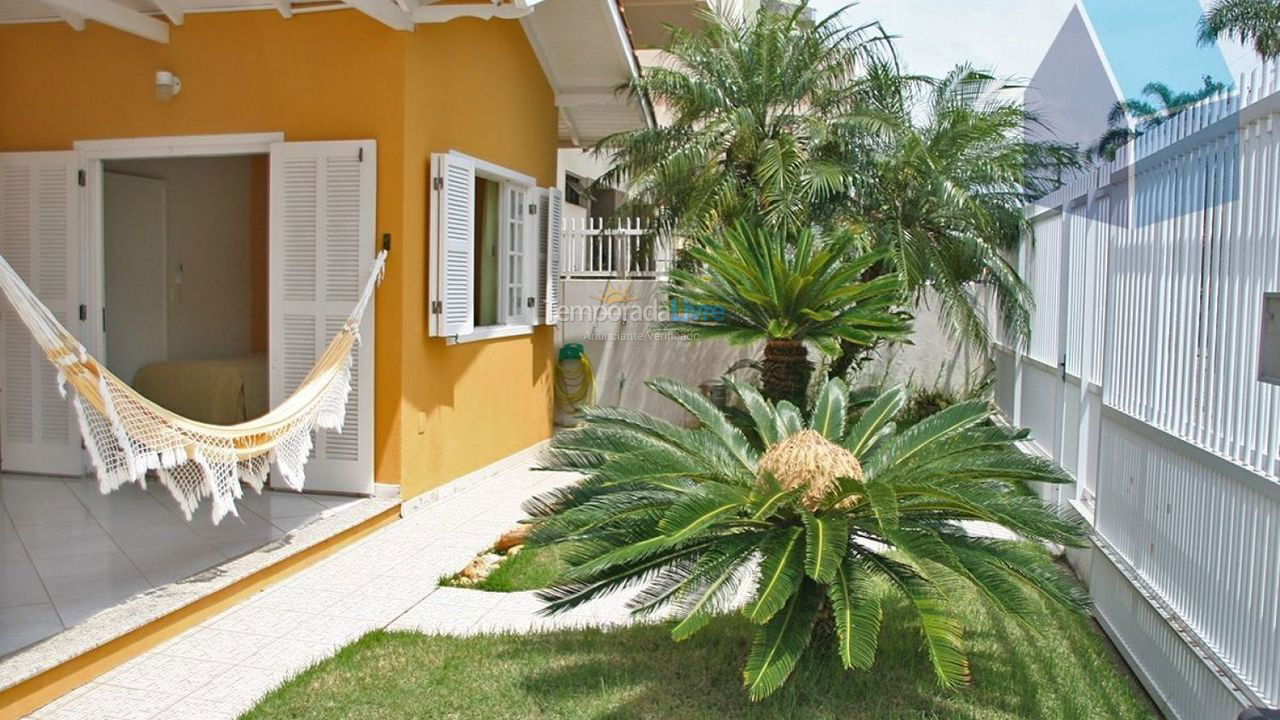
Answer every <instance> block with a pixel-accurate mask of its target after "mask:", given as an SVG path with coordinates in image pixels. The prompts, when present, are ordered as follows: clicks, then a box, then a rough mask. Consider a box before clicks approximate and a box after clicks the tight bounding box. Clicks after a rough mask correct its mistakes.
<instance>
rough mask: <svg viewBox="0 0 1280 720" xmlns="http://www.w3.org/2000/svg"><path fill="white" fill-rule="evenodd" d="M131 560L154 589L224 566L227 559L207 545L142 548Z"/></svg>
mask: <svg viewBox="0 0 1280 720" xmlns="http://www.w3.org/2000/svg"><path fill="white" fill-rule="evenodd" d="M128 556H129V560H130V561H131V562H133V564H134V565H137V566H138V570H140V571H141V572H142V574H143V575H144V576H145V577H146V578H147V581H148V582H150V583H151V584H152V585H153V586H155V587H159V586H161V585H167V584H169V583H173V582H178V581H179V580H185V579H186V578H189V577H191V576H192V575H195V574H196V573H198V572H203V571H205V570H208V569H209V568H211V567H214V566H216V565H220V564H222V563H223V562H224V561H225V560H226V558H225V557H223V555H222V553H220V552H218V550H217V548H215V547H214V546H213V545H211V544H208V543H202V544H192V545H190V546H183V547H177V548H174V547H165V546H159V547H142V548H135V549H131V550H129V553H128Z"/></svg>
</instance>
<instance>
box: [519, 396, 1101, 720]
mask: <svg viewBox="0 0 1280 720" xmlns="http://www.w3.org/2000/svg"><path fill="white" fill-rule="evenodd" d="M727 382H728V383H729V384H730V386H731V387H732V389H733V390H734V392H735V393H737V395H738V397H739V398H740V399H741V401H742V403H743V404H744V405H745V407H746V409H747V413H744V416H747V417H748V418H749V419H748V420H745V421H743V426H738V425H735V424H734V421H733V420H731V419H730V418H729V417H728V416H726V415H725V414H722V413H721V411H720V410H718V409H717V408H716V407H715V406H714V405H712V404H711V402H710V401H709V400H707V399H706V398H704V397H703V396H702V395H701V394H699V393H698V392H697V391H696V390H694V389H693V388H690V387H687V386H684V385H680V384H678V383H675V382H673V381H670V380H666V379H658V380H654V381H651V382H650V383H648V385H649V387H650V388H651V389H653V390H655V391H656V392H658V393H661V394H662V395H663V396H665V397H666V398H668V399H670V400H671V401H673V402H675V403H676V404H678V405H680V406H681V407H682V408H684V409H685V410H686V411H688V412H689V413H691V414H692V415H693V416H694V417H695V418H697V420H698V421H699V425H698V426H697V427H695V428H688V427H682V426H679V425H675V424H672V423H668V422H665V421H662V420H659V419H657V418H654V417H651V416H649V415H645V414H644V413H640V412H637V411H634V410H628V409H621V408H603V407H593V408H586V409H585V410H584V412H583V419H584V420H585V425H584V426H583V427H581V428H580V429H577V430H573V431H570V432H567V433H562V434H559V435H557V436H556V437H555V439H554V440H553V449H552V450H551V451H549V453H548V454H547V455H546V456H545V458H544V463H543V465H544V469H547V470H558V471H573V472H580V473H584V474H585V476H586V477H585V478H584V479H583V480H582V481H581V482H579V483H578V484H577V485H574V486H570V487H568V488H564V489H561V490H557V491H554V492H551V493H548V494H545V495H542V496H540V497H538V498H535V499H534V500H533V501H531V502H530V503H528V504H527V506H526V509H527V510H528V511H529V512H530V513H531V514H532V515H533V516H534V518H535V525H534V529H533V531H532V534H531V542H532V543H534V544H543V545H548V544H554V545H558V546H560V547H561V548H562V557H564V558H565V560H566V562H567V564H568V569H567V570H566V571H565V573H564V575H563V577H562V578H561V579H560V581H559V582H558V583H557V584H556V585H554V586H553V587H551V588H549V589H547V590H545V591H542V592H541V593H539V597H541V598H542V599H543V600H544V601H545V602H546V603H547V606H546V608H545V609H544V612H548V613H557V612H561V611H566V610H569V609H571V608H574V607H576V606H578V605H580V604H582V603H585V602H587V601H589V600H592V599H595V598H598V597H601V596H603V595H606V594H608V593H612V592H615V591H618V590H621V589H623V588H627V587H632V586H635V585H640V584H644V585H645V587H644V588H643V589H642V590H641V591H640V592H639V594H638V595H636V597H635V598H634V599H632V600H631V601H630V607H631V609H632V611H633V612H634V613H635V614H637V615H642V616H643V615H652V614H655V613H659V612H668V613H670V615H671V616H672V617H673V618H674V621H675V624H674V626H673V627H672V637H673V638H674V639H676V640H683V639H685V638H688V637H689V636H691V635H693V634H694V633H696V632H697V631H698V630H700V629H701V628H702V627H704V626H705V625H707V624H708V623H709V622H710V621H711V620H712V619H713V617H714V616H715V615H716V614H718V613H723V612H728V611H730V610H732V609H734V607H735V606H738V605H740V606H741V612H742V614H743V615H744V616H745V617H746V618H747V620H749V621H750V622H751V623H754V624H755V625H757V626H758V628H757V629H756V631H755V638H754V640H753V642H752V644H751V650H750V653H749V655H748V657H747V660H746V667H745V670H744V672H743V679H744V682H745V685H746V687H747V689H748V691H749V693H750V696H751V697H752V699H761V698H764V697H766V696H768V695H769V694H771V693H773V692H774V691H775V690H777V689H778V688H779V687H780V686H781V685H782V684H783V683H784V682H785V681H786V679H787V677H788V675H790V673H791V671H792V670H793V669H794V668H795V667H796V663H797V662H798V661H799V659H800V657H801V656H802V655H803V654H804V653H805V652H806V650H807V649H808V648H809V646H810V644H811V640H812V639H813V638H814V637H815V636H818V637H821V638H823V642H821V643H818V644H817V647H819V648H820V649H821V650H822V651H825V652H830V651H834V652H835V653H836V654H837V655H838V656H839V658H840V660H841V662H842V663H843V664H844V666H845V667H846V668H858V669H862V670H866V669H869V668H870V667H871V666H872V664H873V663H874V661H875V655H876V646H877V641H878V636H879V633H880V621H881V613H882V610H881V608H882V605H883V603H884V598H885V594H886V593H895V594H898V595H900V596H902V597H903V598H905V599H906V600H907V602H908V604H909V607H910V608H911V610H912V612H914V613H915V615H916V616H917V617H918V619H919V625H920V630H921V632H922V634H923V636H924V647H925V649H926V651H927V652H928V655H929V658H930V660H931V662H932V665H933V669H934V672H935V673H936V675H937V677H938V680H939V681H940V682H941V683H942V684H943V685H944V686H948V687H952V686H955V685H958V684H960V683H963V682H965V681H966V679H967V678H968V675H969V668H968V660H967V658H966V655H965V651H964V647H963V642H962V639H963V630H964V628H963V627H962V626H961V623H960V620H959V619H958V618H957V617H956V615H955V613H954V612H952V610H951V608H950V606H949V600H948V592H949V590H950V589H953V588H955V587H956V584H957V583H961V584H967V585H969V586H972V587H974V588H976V589H977V590H978V591H979V592H980V594H981V595H982V596H984V597H985V598H986V599H987V600H989V601H990V603H991V604H992V605H993V606H994V607H995V608H997V609H999V610H1001V611H1004V612H1007V613H1011V614H1013V615H1015V616H1017V617H1019V618H1021V619H1024V620H1027V621H1028V622H1029V624H1031V626H1033V627H1034V622H1035V621H1036V619H1037V618H1038V617H1039V613H1040V612H1041V611H1042V610H1043V608H1044V605H1043V602H1042V601H1043V600H1047V601H1048V602H1050V603H1055V604H1059V605H1063V606H1067V607H1071V608H1076V609H1082V608H1083V607H1084V606H1085V603H1086V600H1085V598H1084V596H1083V594H1082V593H1081V592H1080V591H1079V590H1078V589H1077V588H1076V587H1075V586H1073V585H1072V584H1070V583H1069V582H1068V581H1066V580H1065V579H1064V577H1063V575H1062V574H1061V573H1060V572H1059V571H1058V570H1057V569H1055V567H1054V566H1053V564H1052V563H1051V561H1050V560H1049V558H1048V556H1047V554H1046V553H1045V552H1044V551H1043V550H1041V549H1040V548H1039V547H1037V546H1036V545H1035V544H1034V543H1035V542H1054V543H1060V544H1064V545H1069V546H1081V545H1082V544H1083V543H1084V535H1083V532H1082V529H1081V527H1080V526H1079V525H1078V524H1076V523H1074V522H1072V521H1070V520H1067V519H1065V518H1064V517H1063V516H1060V515H1059V514H1058V513H1057V512H1055V511H1054V510H1051V509H1049V508H1047V507H1046V506H1045V505H1043V504H1041V503H1040V501H1039V500H1037V499H1036V498H1035V497H1034V496H1031V495H1029V494H1028V493H1026V492H1025V490H1024V488H1023V483H1024V482H1028V481H1035V482H1070V478H1069V477H1068V476H1067V475H1066V474H1065V473H1064V472H1063V471H1062V470H1061V469H1059V468H1058V467H1057V466H1056V465H1054V464H1053V463H1052V462H1051V461H1049V460H1045V459H1042V458H1039V457H1033V456H1029V455H1026V454H1023V453H1021V452H1019V451H1018V450H1017V449H1016V448H1015V447H1014V443H1015V442H1016V441H1018V440H1019V439H1021V438H1024V437H1026V433H1025V431H1022V432H1015V431H1012V430H1009V429H1006V428H1003V427H1000V426H997V425H994V424H991V423H989V422H987V420H988V418H989V417H990V415H991V412H992V411H991V408H990V407H989V405H988V404H987V403H986V402H985V401H969V402H964V403H960V404H957V405H953V406H951V407H949V408H947V409H945V410H942V411H941V412H938V413H937V414H935V415H932V416H929V417H927V418H925V419H923V420H921V421H920V422H918V423H916V424H914V425H912V426H911V427H909V428H907V429H905V430H898V429H897V428H895V426H894V424H893V422H892V421H891V418H893V417H894V415H895V414H896V413H897V412H898V411H899V410H900V409H901V408H902V406H903V403H904V402H905V399H906V393H905V391H904V390H903V389H902V388H900V387H899V388H894V389H892V390H889V391H887V392H885V393H883V394H881V395H880V396H879V397H878V398H877V399H875V400H874V402H872V403H871V404H870V405H869V406H867V407H866V408H865V410H863V411H862V412H860V413H858V412H855V411H854V410H853V408H852V405H853V403H852V402H851V400H850V393H849V391H848V389H847V388H846V386H845V384H844V383H843V382H842V381H840V380H829V381H828V382H827V383H826V384H825V385H824V387H823V388H822V390H821V392H820V393H819V395H818V398H817V402H816V403H815V406H814V408H813V412H812V413H811V414H810V415H809V418H808V421H807V422H806V421H805V420H804V419H803V418H802V416H801V414H800V412H799V411H797V410H796V408H795V407H794V406H793V405H791V404H790V403H787V402H781V403H776V404H775V403H770V402H769V401H768V400H766V399H765V398H764V397H763V396H761V395H760V394H759V393H758V392H757V391H755V390H754V389H753V388H751V387H750V386H748V385H746V384H744V383H741V382H738V381H735V380H727ZM975 521H976V522H980V523H993V524H995V525H998V526H1002V527H1004V528H1006V529H1008V530H1010V531H1012V532H1013V533H1015V534H1016V535H1017V536H1019V537H1021V538H1023V539H1024V540H1025V541H1026V542H1022V541H1013V540H1007V539H996V538H993V537H990V536H989V535H981V534H974V533H973V532H972V531H971V530H970V528H972V527H974V526H975V525H974V523H975ZM752 578H754V581H753V580H752ZM747 583H751V584H747ZM744 590H745V600H746V602H745V604H741V601H742V599H743V594H742V592H743V591H744Z"/></svg>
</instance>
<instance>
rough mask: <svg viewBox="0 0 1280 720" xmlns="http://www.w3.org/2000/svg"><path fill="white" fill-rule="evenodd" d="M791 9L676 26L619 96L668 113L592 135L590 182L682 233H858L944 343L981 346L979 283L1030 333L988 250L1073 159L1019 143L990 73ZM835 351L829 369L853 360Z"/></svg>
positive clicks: (1009, 238)
mask: <svg viewBox="0 0 1280 720" xmlns="http://www.w3.org/2000/svg"><path fill="white" fill-rule="evenodd" d="M802 12H803V8H801V9H797V10H796V12H794V13H791V14H778V13H776V12H772V11H770V10H769V9H768V8H767V4H765V5H762V7H761V9H760V10H759V11H758V12H757V13H756V14H754V15H752V16H750V17H747V18H739V17H735V16H733V15H730V14H724V13H722V14H714V13H713V14H711V15H708V16H707V19H706V24H705V27H704V28H702V29H700V30H696V31H689V30H680V29H677V30H674V31H673V34H672V38H671V44H670V50H671V54H672V56H673V58H674V60H673V62H671V63H668V64H667V65H665V66H664V67H658V68H653V69H652V70H646V73H645V76H644V77H642V78H640V79H637V80H635V81H634V82H633V83H632V84H631V85H630V89H631V90H632V91H633V92H636V93H647V94H648V95H649V97H650V98H652V99H653V100H654V101H655V102H656V103H657V104H659V105H663V106H665V107H667V108H669V109H670V111H671V114H672V120H671V122H670V123H669V124H668V125H665V126H663V127H657V128H647V129H641V130H636V131H628V132H623V133H619V134H617V135H613V136H611V137H609V138H606V139H605V140H604V141H602V142H601V143H600V145H599V146H598V148H597V150H598V151H599V152H600V153H602V154H604V155H606V156H608V157H610V158H611V160H612V162H613V170H612V172H611V173H610V174H609V175H607V176H606V177H605V178H604V180H603V181H604V182H609V183H621V184H622V185H625V186H626V187H627V188H628V191H629V193H630V196H631V198H632V201H633V203H635V204H636V205H640V206H643V207H646V208H655V209H656V212H657V217H658V223H659V225H660V227H661V228H662V229H663V230H667V231H671V230H675V231H677V233H679V234H682V235H684V236H686V237H697V236H699V235H701V234H704V233H706V232H713V231H715V230H717V229H718V228H721V227H725V226H727V225H730V224H732V223H733V222H734V221H735V220H737V219H740V218H744V217H745V218H755V221H756V222H758V223H759V224H762V225H764V226H765V227H771V228H780V227H783V226H791V227H807V226H810V225H818V226H820V227H824V228H828V229H829V228H833V227H840V226H848V225H859V226H863V227H865V228H866V230H867V231H868V237H869V238H870V239H872V240H875V241H877V242H878V244H877V245H872V246H868V247H867V248H863V249H870V250H883V251H885V252H887V253H888V256H889V261H888V263H887V264H886V266H885V267H884V268H883V270H884V271H896V272H898V273H899V274H900V276H901V280H902V284H903V287H904V289H905V290H906V291H907V292H908V293H909V294H911V295H912V296H913V298H914V299H916V300H921V299H922V298H923V297H924V293H923V291H924V289H925V288H926V287H933V288H935V289H936V290H937V291H938V294H939V296H940V297H941V307H942V310H943V313H944V317H945V319H946V320H947V321H948V325H949V328H950V329H951V331H952V333H953V336H954V337H956V338H959V339H963V340H969V341H973V342H976V343H977V345H978V346H980V347H986V346H987V344H988V341H989V339H988V337H987V335H988V333H987V327H986V323H985V322H983V321H981V320H980V318H981V316H982V314H983V308H984V307H985V301H984V299H983V298H982V295H983V292H982V289H983V288H984V287H985V286H987V285H990V286H992V287H994V288H995V294H996V297H997V301H998V309H999V312H1000V317H1001V319H1002V320H1003V321H1004V322H1005V328H1004V329H1005V332H1006V335H1007V336H1008V337H1009V338H1010V339H1011V340H1014V341H1021V340H1023V339H1025V336H1026V325H1027V323H1028V319H1029V315H1030V309H1029V308H1030V302H1031V300H1030V296H1029V293H1028V292H1027V291H1026V288H1025V286H1023V285H1022V284H1021V282H1020V281H1019V280H1018V279H1017V275H1016V273H1014V272H1013V271H1012V268H1011V267H1010V266H1009V264H1008V262H1006V261H1005V259H1004V257H1003V256H1002V255H1001V253H1000V252H998V251H1001V250H1007V249H1008V248H1009V246H1011V245H1012V246H1014V247H1016V245H1017V243H1018V242H1019V241H1020V238H1021V234H1022V231H1023V230H1024V229H1025V228H1024V227H1023V226H1022V224H1021V223H1020V222H1014V221H1013V220H1014V219H1018V218H1020V210H1021V205H1022V204H1023V203H1024V202H1025V201H1026V199H1027V198H1029V197H1033V196H1035V197H1038V196H1040V195H1043V194H1044V193H1045V192H1046V191H1047V189H1052V188H1053V187H1056V184H1059V183H1060V178H1061V177H1062V175H1063V173H1064V172H1066V171H1069V170H1071V169H1073V168H1075V167H1077V166H1078V164H1079V162H1078V157H1077V155H1076V154H1075V153H1074V152H1072V151H1070V150H1068V149H1067V148H1065V147H1063V146H1060V145H1056V144H1052V143H1045V142H1030V141H1027V140H1026V139H1025V132H1024V131H1025V126H1027V125H1030V124H1034V123H1035V118H1034V117H1033V116H1032V115H1031V114H1030V113H1028V112H1027V111H1026V110H1025V109H1024V108H1023V107H1022V104H1021V103H1020V102H1018V101H1017V100H1016V99H1015V98H1013V97H1011V96H1010V94H1009V93H1006V92H1004V90H1005V89H1006V85H1005V84H1003V83H1000V82H998V81H996V80H995V79H993V78H992V77H991V76H990V75H987V74H984V73H979V72H977V71H974V70H973V69H971V68H968V67H962V68H959V69H957V70H956V71H955V72H953V73H951V74H950V75H948V76H947V77H945V78H942V79H940V80H931V79H929V78H922V77H916V76H911V75H907V74H904V73H903V71H902V69H901V67H900V65H899V63H898V58H897V56H896V54H895V53H894V50H893V46H892V43H891V41H890V40H889V38H888V37H887V36H886V35H884V33H883V31H882V30H881V29H880V28H879V26H878V25H875V24H870V25H864V26H860V27H854V28H846V27H845V26H844V25H843V24H842V21H841V17H842V15H841V13H839V12H837V13H834V14H832V15H829V16H827V17H825V18H823V19H820V20H818V21H817V22H815V23H812V24H809V23H806V22H805V21H804V20H803V14H802ZM886 173H892V174H891V175H886ZM845 350H846V353H845V359H844V360H842V361H841V362H840V363H839V364H838V365H837V368H838V369H840V370H842V371H843V370H844V369H847V365H848V364H850V363H851V362H853V360H854V358H855V357H857V356H858V355H860V353H859V352H857V349H856V348H855V347H853V346H852V345H846V348H845Z"/></svg>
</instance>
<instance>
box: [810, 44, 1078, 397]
mask: <svg viewBox="0 0 1280 720" xmlns="http://www.w3.org/2000/svg"><path fill="white" fill-rule="evenodd" d="M873 75H874V76H875V77H877V78H879V80H878V81H877V82H875V83H872V85H873V86H874V88H875V91H874V98H875V100H874V102H875V103H876V105H877V106H878V107H881V108H884V109H885V110H886V112H888V113H889V114H892V115H893V116H895V117H896V118H897V121H896V123H895V124H894V125H892V126H891V127H889V128H887V130H886V132H882V133H879V134H877V135H874V136H871V137H870V138H868V139H867V140H866V141H865V142H864V145H863V155H862V161H861V162H860V163H859V173H858V174H857V175H856V177H855V180H854V187H855V190H854V196H855V198H856V203H855V205H854V206H853V207H851V208H850V209H849V217H850V219H851V220H853V221H856V222H860V223H862V224H864V226H865V227H866V228H867V230H868V231H869V232H870V233H871V234H872V236H873V238H874V242H873V247H875V248H883V249H885V250H887V252H888V253H889V255H890V258H891V259H892V263H891V266H892V269H893V270H894V271H895V272H896V273H897V274H898V275H899V277H900V279H901V284H902V287H903V290H904V291H905V292H906V293H908V295H909V296H910V297H911V299H912V300H913V301H914V304H916V305H917V306H918V305H920V304H922V303H924V302H926V301H927V300H928V298H929V296H930V294H932V295H933V296H935V297H936V298H937V300H938V306H939V309H940V312H941V315H942V319H943V320H944V322H945V327H946V328H947V330H949V331H950V333H951V335H952V337H953V338H954V339H956V340H958V341H964V342H970V343H973V344H974V345H976V346H977V347H979V348H981V349H986V348H987V347H989V343H990V337H989V329H988V328H989V324H988V320H987V318H986V317H985V306H986V302H987V299H986V295H987V293H988V292H990V293H991V294H992V295H994V299H995V301H996V310H997V312H998V313H999V319H1000V321H1001V324H1002V325H1003V330H1004V332H1005V334H1006V337H1007V338H1009V339H1010V340H1011V341H1013V342H1015V343H1016V342H1021V341H1023V340H1025V339H1026V337H1027V335H1028V332H1029V330H1028V328H1029V326H1030V312H1031V306H1032V304H1033V301H1032V297H1031V293H1030V290H1029V289H1028V287H1027V286H1026V284H1025V283H1024V282H1023V281H1022V279H1021V278H1020V277H1019V276H1018V273H1017V270H1016V268H1015V267H1014V266H1013V265H1012V264H1011V262H1010V258H1011V257H1014V256H1015V255H1016V250H1017V248H1018V245H1019V244H1020V243H1021V242H1022V239H1023V237H1024V236H1025V231H1026V223H1025V221H1024V220H1023V212H1022V210H1023V207H1024V206H1025V204H1026V203H1027V202H1029V201H1031V200H1033V199H1036V198H1039V197H1041V196H1043V195H1044V194H1046V193H1048V192H1049V191H1051V190H1052V189H1054V188H1055V187H1057V186H1058V185H1060V184H1061V181H1062V176H1063V173H1064V172H1066V171H1068V170H1070V169H1073V168H1075V167H1077V166H1078V164H1079V158H1078V154H1077V153H1076V152H1075V151H1074V150H1073V149H1071V148H1068V147H1066V146H1063V145H1060V144H1055V143H1048V142H1040V141H1031V140H1027V139H1026V137H1025V132H1026V129H1027V127H1028V126H1034V125H1035V124H1037V122H1038V120H1037V118H1036V117H1035V116H1034V115H1033V114H1032V113H1030V112H1028V110H1027V109H1026V108H1025V107H1024V106H1023V104H1022V103H1021V102H1020V101H1019V100H1018V99H1017V98H1016V97H1014V96H1013V95H1012V94H1011V90H1012V89H1013V86H1012V85H1010V84H1009V83H1007V82H1004V81H1002V80H1000V79H998V78H996V77H995V76H993V75H991V74H990V73H987V72H983V71H980V70H976V69H974V68H972V67H970V66H968V65H960V66H958V67H956V68H955V69H954V70H952V71H951V72H950V73H948V74H947V75H946V76H944V77H942V78H938V79H931V78H904V77H902V76H901V75H898V74H896V73H895V72H894V69H893V68H892V67H889V66H886V65H883V64H882V65H881V66H880V67H879V68H878V69H877V70H876V71H875V72H874V73H873ZM850 349H851V348H847V350H850ZM854 355H856V353H850V352H846V353H845V354H844V356H843V357H842V362H841V363H837V364H836V365H835V366H834V367H833V373H834V375H835V376H842V374H843V371H844V369H845V367H846V365H847V364H848V363H849V362H851V359H852V357H853V356H854Z"/></svg>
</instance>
